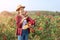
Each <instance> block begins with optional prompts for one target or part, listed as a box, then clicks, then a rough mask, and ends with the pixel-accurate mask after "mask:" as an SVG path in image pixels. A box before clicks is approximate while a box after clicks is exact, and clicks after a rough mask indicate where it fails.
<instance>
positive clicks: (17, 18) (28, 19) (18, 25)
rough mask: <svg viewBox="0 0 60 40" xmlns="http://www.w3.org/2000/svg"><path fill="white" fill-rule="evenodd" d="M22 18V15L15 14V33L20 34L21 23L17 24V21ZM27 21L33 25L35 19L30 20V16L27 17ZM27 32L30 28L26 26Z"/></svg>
mask: <svg viewBox="0 0 60 40" xmlns="http://www.w3.org/2000/svg"><path fill="white" fill-rule="evenodd" d="M21 20H22V17H21V16H18V15H17V16H15V21H16V26H17V29H16V35H21V34H22V23H21V24H19V22H20V21H21ZM26 20H27V22H30V24H31V25H34V24H35V21H34V20H32V19H31V18H30V17H28V18H27V19H26ZM28 32H29V33H30V28H28Z"/></svg>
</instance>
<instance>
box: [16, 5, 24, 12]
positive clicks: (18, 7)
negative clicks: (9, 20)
mask: <svg viewBox="0 0 60 40" xmlns="http://www.w3.org/2000/svg"><path fill="white" fill-rule="evenodd" d="M20 8H25V6H23V5H18V6H17V9H16V11H19V9H20Z"/></svg>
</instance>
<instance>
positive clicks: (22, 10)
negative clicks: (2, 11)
mask: <svg viewBox="0 0 60 40" xmlns="http://www.w3.org/2000/svg"><path fill="white" fill-rule="evenodd" d="M19 12H22V13H20V14H21V15H23V16H26V15H27V13H24V8H20V10H19Z"/></svg>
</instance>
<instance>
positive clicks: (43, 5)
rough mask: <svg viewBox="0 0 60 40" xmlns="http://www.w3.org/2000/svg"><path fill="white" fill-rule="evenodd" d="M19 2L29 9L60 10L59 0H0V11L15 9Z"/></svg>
mask: <svg viewBox="0 0 60 40" xmlns="http://www.w3.org/2000/svg"><path fill="white" fill-rule="evenodd" d="M20 4H21V5H24V6H25V7H26V8H25V10H30V11H32V10H40V11H44V10H45V11H60V0H0V11H4V10H7V11H15V10H16V8H17V6H18V5H20Z"/></svg>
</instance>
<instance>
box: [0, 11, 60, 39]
mask: <svg viewBox="0 0 60 40" xmlns="http://www.w3.org/2000/svg"><path fill="white" fill-rule="evenodd" d="M29 16H31V18H33V19H34V20H35V22H36V23H35V25H34V26H32V27H33V29H31V30H32V31H31V32H30V34H29V40H60V15H43V14H40V13H39V12H37V13H35V14H32V13H31V14H29ZM0 20H2V21H3V22H0V40H17V36H16V33H15V32H16V22H15V20H14V16H9V17H7V18H4V17H1V18H0Z"/></svg>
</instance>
